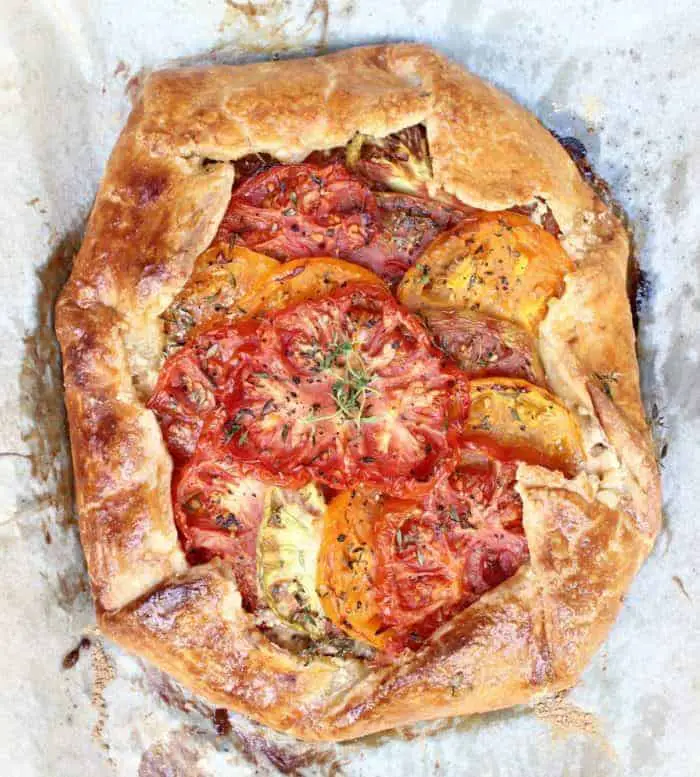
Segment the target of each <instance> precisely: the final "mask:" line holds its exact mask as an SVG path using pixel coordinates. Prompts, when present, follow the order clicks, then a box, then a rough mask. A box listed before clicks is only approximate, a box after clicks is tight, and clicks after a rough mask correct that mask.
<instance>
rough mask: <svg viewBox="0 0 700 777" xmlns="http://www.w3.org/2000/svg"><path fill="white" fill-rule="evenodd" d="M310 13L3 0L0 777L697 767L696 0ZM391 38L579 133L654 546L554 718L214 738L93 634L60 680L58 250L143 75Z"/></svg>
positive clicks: (70, 628)
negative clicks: (590, 167) (629, 367)
mask: <svg viewBox="0 0 700 777" xmlns="http://www.w3.org/2000/svg"><path fill="white" fill-rule="evenodd" d="M327 11H328V13H327V25H326V21H325V20H326V6H325V3H322V2H320V1H319V0H316V2H310V1H308V0H298V2H297V1H296V0H295V1H294V2H284V1H281V2H273V3H257V2H246V0H242V2H239V3H235V2H224V0H207V1H205V0H200V1H199V2H197V0H167V1H166V0H149V2H134V1H133V0H120V2H116V0H108V1H106V2H89V1H88V0H82V1H76V2H69V1H68V0H57V1H56V2H50V1H49V0H43V1H42V0H34V1H33V2H21V1H20V0H0V170H2V179H1V180H2V191H1V193H0V246H1V248H2V251H1V252H0V279H1V286H0V289H1V290H2V296H1V297H0V328H1V329H2V335H3V338H2V348H0V648H1V649H0V774H1V775H3V776H5V775H6V776H7V777H15V775H16V776H17V777H35V776H40V777H44V776H45V775H46V776H47V777H48V776H50V777H87V776H88V775H89V777H102V776H103V775H119V777H122V776H123V777H127V775H128V776H129V777H131V776H132V775H138V777H156V776H158V777H161V776H162V777H165V775H171V776H172V777H210V776H213V775H217V776H218V775H234V774H235V775H252V774H276V773H278V770H277V769H276V767H275V764H276V765H277V766H279V767H281V768H282V769H283V770H286V771H287V773H294V772H293V768H296V767H298V768H299V769H300V770H301V773H304V769H303V768H302V766H303V763H304V762H305V761H308V762H309V763H310V764H311V765H310V766H309V770H310V772H317V773H321V774H325V773H331V772H332V770H333V768H334V766H333V764H334V763H336V762H340V763H341V764H342V765H341V767H340V768H341V770H342V771H341V773H342V774H347V775H367V777H374V775H380V774H395V775H407V776H408V775H450V776H451V777H452V776H453V775H455V776H460V775H465V776H466V775H475V774H478V775H480V777H511V775H513V777H515V776H516V775H517V777H529V776H533V777H540V776H541V777H564V776H565V775H567V776H568V777H574V776H575V775H581V776H582V777H597V776H598V775H600V776H604V777H613V776H614V777H618V776H622V775H635V777H681V776H683V777H685V775H688V776H689V777H690V776H692V775H696V774H700V749H699V746H698V745H697V739H698V734H699V733H700V702H699V698H700V662H699V659H698V655H699V654H700V618H699V617H698V612H699V606H698V605H699V603H700V584H698V580H697V572H698V562H697V559H698V540H699V539H700V532H699V531H698V527H697V522H696V520H695V518H696V514H697V511H698V505H700V483H699V479H700V476H699V474H698V473H699V471H700V455H699V453H698V446H699V443H700V434H699V427H700V370H699V368H698V358H699V354H698V348H699V338H698V331H699V330H700V326H699V324H700V252H699V248H698V246H699V244H700V199H699V198H698V196H697V191H698V187H699V185H700V97H699V92H700V89H698V85H697V77H698V66H697V61H698V55H699V54H700V5H698V3H697V2H694V1H693V0H678V1H677V2H660V1H657V0H654V2H651V1H650V0H647V2H640V0H619V1H617V2H614V1H612V0H608V1H605V2H592V1H591V0H585V1H584V2H573V1H572V0H565V1H564V0H560V1H559V2H540V3H533V2H531V1H530V2H527V3H526V2H515V3H508V2H505V0H489V2H481V1H480V0H470V1H469V2H460V0H451V2H450V1H449V0H448V1H446V2H433V1H431V0H401V1H399V0H383V2H381V3H377V2H376V1H375V0H350V1H349V2H345V1H344V0H343V1H341V2H333V0H331V2H329V8H328V9H327ZM404 39H409V40H421V41H426V42H432V43H434V44H435V45H436V46H438V47H439V48H440V49H441V50H442V51H443V52H445V53H447V54H449V55H451V56H453V57H455V58H457V59H459V60H460V61H462V62H463V63H464V64H466V65H467V66H468V67H470V68H471V69H472V70H474V71H475V72H477V73H479V74H480V75H483V76H485V77H486V78H489V79H491V80H492V81H494V82H495V83H497V84H498V85H499V86H501V87H503V88H505V89H507V90H508V91H509V92H511V93H512V94H513V95H515V96H516V97H517V98H518V99H519V100H521V101H522V102H523V103H524V104H525V105H527V106H528V107H529V108H531V109H532V110H534V111H535V112H536V113H537V114H538V116H539V117H540V118H541V119H542V120H543V121H544V122H545V123H546V124H547V125H548V126H550V127H551V128H553V129H555V130H558V131H563V132H565V133H568V134H575V135H576V136H577V137H579V139H581V140H582V141H583V142H584V143H585V144H586V146H587V147H588V149H589V150H590V154H591V158H592V160H593V163H594V166H595V168H596V170H597V171H598V172H599V173H600V174H602V175H603V176H604V177H605V178H606V179H607V180H608V181H609V182H610V183H611V185H612V188H613V191H614V193H615V195H616V196H617V198H618V199H619V200H620V201H621V202H622V203H623V204H624V206H625V208H626V209H627V212H628V213H629V215H630V217H631V218H632V220H633V222H634V234H635V239H636V242H637V246H638V249H639V253H640V258H641V262H642V266H643V269H644V270H645V271H646V273H647V274H648V277H649V279H650V287H651V293H650V297H649V299H648V301H647V302H646V303H645V305H644V307H643V309H642V312H641V344H640V354H641V359H642V368H643V383H644V389H645V397H646V400H647V405H648V407H649V410H650V412H651V407H652V404H654V403H655V404H656V405H657V407H658V408H659V412H660V413H661V414H662V415H663V417H664V418H663V423H662V424H660V423H657V424H656V426H657V427H658V435H659V437H660V438H662V439H665V440H666V441H667V445H668V452H667V455H666V457H665V459H664V470H663V478H664V509H665V515H666V524H665V529H664V531H663V532H662V535H661V536H660V538H659V541H658V543H657V546H656V549H655V551H654V553H653V554H652V556H651V558H650V560H649V561H648V563H647V564H646V565H645V567H644V568H643V570H642V572H641V573H640V575H639V577H638V579H637V580H636V581H635V584H634V586H633V588H632V590H631V592H630V595H629V597H628V598H627V601H626V604H625V607H624V610H623V613H622V615H621V617H620V619H619V621H618V623H617V624H616V626H615V627H614V629H613V632H612V634H611V636H610V638H609V639H608V641H607V643H606V644H605V646H604V649H603V650H602V651H601V653H600V654H599V655H598V656H597V657H596V658H595V660H594V661H593V663H592V665H591V666H590V668H589V669H588V671H587V672H586V674H585V676H584V678H583V680H582V682H581V684H580V685H579V687H577V688H576V689H575V690H574V691H573V692H572V693H571V694H569V696H568V697H567V701H566V704H568V705H570V707H569V708H568V710H569V712H570V713H571V712H574V713H576V714H575V715H574V716H573V717H572V716H571V715H569V717H568V718H566V716H563V715H562V709H561V707H560V708H559V716H560V717H559V718H558V719H553V718H552V715H551V714H550V715H549V716H544V717H543V715H542V710H540V711H539V715H538V713H537V711H536V710H531V709H521V710H516V711H509V712H505V713H499V714H494V715H487V716H484V717H483V718H479V719H474V720H470V721H467V722H463V723H461V724H450V725H448V726H445V727H443V728H439V727H436V726H429V727H427V728H426V729H424V730H423V729H420V728H419V729H417V730H412V731H411V732H409V733H408V734H404V735H403V736H399V735H391V736H386V737H378V738H373V739H371V740H370V741H363V742H360V743H358V744H354V745H347V746H342V747H339V748H330V749H325V748H308V747H296V746H294V745H291V744H289V743H285V742H280V741H278V740H273V741H269V740H268V739H266V738H264V737H263V735H262V733H261V732H260V731H259V730H258V729H256V728H255V727H253V726H247V724H246V723H245V721H243V720H240V719H234V721H233V723H234V730H233V733H232V735H231V736H224V737H219V738H216V737H215V731H214V727H213V724H212V721H211V719H210V710H209V709H208V708H206V707H205V706H204V705H197V703H196V702H195V701H194V700H191V699H189V698H188V697H185V696H182V695H181V694H180V692H179V691H178V690H177V689H176V688H174V687H170V686H167V685H164V680H163V678H162V677H161V676H160V675H158V673H156V672H154V671H152V670H145V669H144V667H143V665H142V664H141V663H139V662H138V661H136V660H134V659H131V658H129V657H127V656H125V655H124V654H122V653H121V652H120V651H118V650H117V649H114V648H112V647H110V646H109V645H107V646H106V650H107V654H106V657H105V658H103V659H102V660H100V659H101V656H102V654H101V652H100V647H99V645H100V642H99V639H96V638H95V637H94V635H93V636H91V637H90V638H91V640H92V646H91V648H90V649H88V650H86V651H84V652H83V654H82V655H81V657H80V659H79V660H78V662H77V664H76V665H75V667H73V668H72V669H66V670H63V669H61V661H62V658H63V656H64V655H65V654H66V652H67V651H68V650H70V649H71V648H73V647H74V646H75V645H76V644H77V642H78V641H79V639H80V637H81V635H82V634H83V633H84V632H85V630H86V629H88V630H89V628H90V625H91V624H92V623H93V616H92V609H91V601H90V598H89V594H88V593H87V590H86V588H85V573H84V569H83V564H82V560H81V554H80V549H79V544H78V542H77V533H76V529H75V525H74V523H72V522H71V521H70V516H71V507H70V500H69V497H68V495H67V493H66V483H67V482H68V477H69V470H68V467H67V458H66V453H67V448H66V444H65V439H64V438H63V436H62V435H61V433H60V424H61V399H60V385H59V382H58V380H57V375H56V367H57V352H56V349H55V343H53V342H52V340H51V337H50V331H49V327H50V321H49V320H48V309H49V302H50V300H51V298H52V297H53V295H54V294H55V290H56V288H57V286H58V284H59V282H60V278H61V270H60V268H61V266H62V265H63V266H65V262H61V261H60V254H61V252H64V253H70V249H71V246H73V245H75V244H76V242H77V240H78V238H79V230H80V228H81V225H82V224H83V222H84V219H85V217H86V216H87V213H88V212H89V208H90V204H91V201H92V199H93V197H94V194H95V191H96V188H97V185H98V181H99V178H100V175H101V172H102V169H103V166H104V163H105V160H106V158H107V156H108V154H109V151H110V149H111V147H112V145H113V143H114V141H115V139H116V136H117V134H118V132H119V129H120V127H121V125H122V123H123V122H124V120H125V117H126V115H127V113H128V109H129V100H128V96H127V91H128V89H127V87H128V84H129V81H130V79H131V78H132V77H133V76H135V75H136V74H137V73H139V72H140V71H141V69H142V68H153V67H158V66H161V65H163V64H165V63H167V62H168V61H169V60H174V59H176V58H190V57H191V58H194V59H198V58H202V57H204V56H205V55H207V53H208V52H212V51H213V52H214V53H213V54H211V53H210V54H209V59H211V58H212V56H215V57H217V58H218V59H219V61H238V60H240V59H242V58H254V57H256V56H257V57H259V56H271V55H272V54H273V53H281V54H282V55H283V56H285V55H288V54H289V52H290V51H294V50H296V49H298V48H300V47H306V48H309V47H313V46H319V47H323V46H325V45H328V46H330V47H331V48H333V47H338V46H342V45H348V44H352V43H362V42H371V41H384V40H392V41H395V40H404ZM57 252H58V254H59V256H58V257H57ZM51 257H53V262H52V263H51V265H50V267H49V269H48V270H47V269H45V268H46V266H47V263H49V260H50V259H51ZM660 444H662V443H660ZM49 539H50V542H49V541H48V540H49ZM104 666H107V667H111V669H112V673H113V674H114V678H113V679H110V678H109V673H108V675H107V679H106V681H105V685H106V687H105V688H104V692H103V694H102V696H103V697H104V706H103V707H102V706H101V704H102V702H101V701H100V698H101V696H100V694H99V693H96V692H95V677H96V675H100V672H101V669H100V667H102V676H103V675H104ZM103 679H104V677H103ZM166 698H167V699H168V701H166V700H165V699H166ZM571 705H575V706H571ZM178 706H179V707H184V710H183V709H179V708H178ZM577 710H578V712H577ZM564 711H566V709H565V710H564ZM584 713H588V714H587V715H586V714H584ZM98 719H101V728H102V731H101V733H100V734H99V735H94V732H93V729H94V727H95V725H96V723H98V722H99V721H98ZM557 720H558V721H559V725H556V722H557ZM572 720H573V723H572ZM567 726H569V728H568V729H567ZM572 726H573V728H572ZM436 729H439V730H436ZM586 732H587V733H586ZM256 737H257V739H256ZM246 743H247V745H246ZM256 743H257V744H256ZM295 758H296V759H297V760H296V761H295V760H294V759H295ZM324 759H325V765H324ZM295 764H296V766H295Z"/></svg>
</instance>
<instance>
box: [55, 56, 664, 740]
mask: <svg viewBox="0 0 700 777" xmlns="http://www.w3.org/2000/svg"><path fill="white" fill-rule="evenodd" d="M627 263H628V242H627V237H626V233H625V230H624V228H623V227H622V226H621V224H620V221H619V220H618V218H617V217H616V216H615V215H614V214H613V212H612V211H611V209H610V207H609V206H608V205H607V204H605V203H604V202H602V201H601V200H600V199H599V198H598V197H597V196H596V194H595V193H594V192H593V190H592V189H591V188H590V187H589V186H588V184H587V183H586V182H585V181H584V180H583V178H582V177H581V174H580V173H579V170H578V169H577V167H576V165H575V164H574V162H573V161H572V160H571V159H570V158H569V156H568V154H567V152H566V150H565V149H564V148H562V146H561V145H560V144H559V143H558V141H557V140H556V139H555V138H554V137H553V136H552V135H550V134H549V133H548V132H547V131H546V130H545V129H544V128H543V127H542V126H541V125H540V124H539V123H538V122H537V121H536V119H535V118H534V117H533V116H531V115H530V114H528V113H527V112H526V111H525V110H524V109H522V108H520V107H519V106H518V105H516V104H515V103H513V102H512V101H511V100H510V99H509V98H508V97H506V96H505V95H503V94H502V93H500V92H498V91H497V90H496V89H494V88H493V87H491V86H489V85H488V84H486V83H484V82H483V81H481V80H479V79H478V78H476V77H475V76H473V75H470V74H469V73H467V72H465V71H464V70H462V69H461V68H460V67H458V66H456V65H454V64H452V63H450V62H448V61H447V60H445V59H443V58H442V57H441V56H439V55H438V54H436V53H434V52H433V51H431V50H429V49H427V48H424V47H421V46H417V45H395V46H378V47H369V48H358V49H352V50H349V51H344V52H340V53H337V54H332V55H330V56H326V57H320V58H314V59H302V60H294V61H288V62H276V63H263V64H254V65H245V66H240V67H224V66H220V67H219V66H217V67H211V68H199V69H198V68H193V69H182V70H170V71H163V72H159V73H155V74H154V75H152V76H151V77H150V78H149V79H148V80H147V82H146V84H145V87H144V92H143V95H142V97H141V99H140V101H139V102H138V104H137V105H136V107H135V108H134V110H133V112H132V115H131V117H130V119H129V122H128V125H127V127H126V129H125V130H124V132H123V133H122V135H121V137H120V139H119V142H118V144H117V146H116V149H115V150H114V153H113V154H112V157H111V159H110V162H109V165H108V168H107V173H106V175H105V178H104V181H103V183H102V186H101V188H100V191H99V194H98V196H97V200H96V203H95V206H94V209H93V212H92V215H91V217H90V221H89V223H88V227H87V233H86V236H85V240H84V242H83V245H82V248H81V250H80V253H79V254H78V257H77V259H76V262H75V266H74V269H73V274H72V276H71V279H70V281H69V283H68V284H67V286H66V288H65V289H64V291H63V294H62V296H61V298H60V301H59V303H58V307H57V313H56V319H57V330H58V336H59V339H60V342H61V345H62V348H63V359H64V372H65V385H66V405H67V408H68V417H69V421H70V433H71V441H72V449H73V460H74V466H75V480H76V496H77V503H78V510H79V515H80V531H81V537H82V542H83V547H84V549H85V555H86V558H87V563H88V569H89V572H90V578H91V581H92V588H93V593H94V596H95V602H96V607H97V613H98V619H99V623H100V626H101V628H102V630H103V631H104V633H105V634H107V635H108V636H110V637H111V638H113V639H114V640H115V641H116V642H117V643H119V644H120V645H123V646H124V647H125V648H126V649H128V650H131V651H133V652H135V653H137V654H139V655H142V656H144V657H146V658H148V659H149V660H150V661H152V662H153V663H154V664H156V665H157V666H159V667H161V668H162V669H164V670H165V671H167V672H169V673H170V674H171V675H172V676H173V677H175V678H176V679H178V680H179V681H181V682H182V683H183V684H184V685H186V686H187V687H189V688H191V689H192V690H194V691H195V692H197V693H199V694H201V695H202V696H203V697H205V698H207V699H208V700H210V701H211V702H213V703H214V704H216V705H218V706H221V707H226V708H230V709H233V710H237V711H240V712H243V713H245V714H247V715H249V716H251V717H252V718H254V719H256V720H258V721H261V722H264V723H266V724H268V725H270V726H272V727H274V728H277V729H280V730H284V731H288V732H291V733H293V734H295V735H296V736H299V737H301V738H306V739H348V738H352V737H357V736H361V735H363V734H367V733H370V732H373V731H378V730H382V729H387V728H391V727H394V726H399V725H403V724H407V723H411V722H414V721H419V720H425V719H430V718H436V717H442V716H447V715H463V714H470V713H476V712H482V711H486V710H491V709H495V708H499V707H505V706H509V705H513V704H517V703H522V702H525V701H527V700H529V699H531V698H533V697H536V696H537V695H540V694H544V693H548V692H552V691H556V690H559V689H563V688H566V687H568V686H570V685H572V684H573V683H574V682H575V681H576V679H577V677H578V675H579V674H580V672H581V671H582V669H583V667H584V666H585V665H586V663H587V661H588V659H589V658H590V657H591V655H592V654H593V653H594V651H595V650H596V649H597V647H598V646H599V645H600V643H601V641H602V640H603V639H604V637H605V634H606V633H607V631H608V629H609V627H610V625H611V624H612V622H613V620H614V619H615V617H616V614H617V612H618V610H619V608H620V602H621V599H622V596H623V594H624V592H625V590H626V589H627V587H628V586H629V584H630V582H631V580H632V578H633V576H634V574H635V573H636V571H637V569H638V568H639V566H640V564H641V563H642V561H643V560H644V558H645V557H646V556H647V554H648V553H649V550H650V548H651V546H652V543H653V541H654V537H655V535H656V532H657V530H658V527H659V519H660V508H659V500H660V496H659V485H658V473H657V468H656V464H655V460H654V456H653V453H652V447H651V444H650V438H649V434H648V431H647V428H646V425H645V420H644V412H643V407H642V404H641V401H640V395H639V381H638V370H637V362H636V358H635V342H634V332H633V328H632V318H631V313H630V307H629V302H628V298H627V291H626V284H627Z"/></svg>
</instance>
